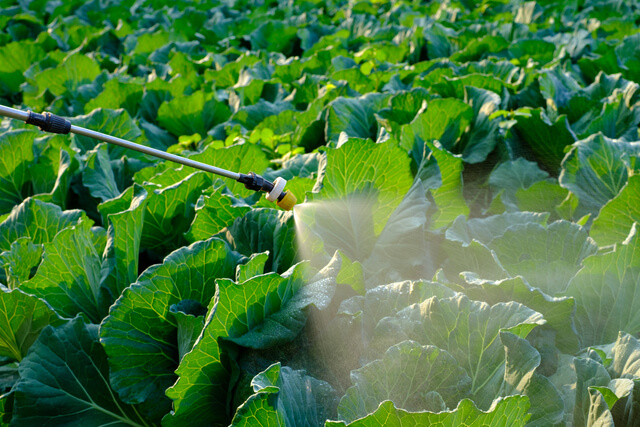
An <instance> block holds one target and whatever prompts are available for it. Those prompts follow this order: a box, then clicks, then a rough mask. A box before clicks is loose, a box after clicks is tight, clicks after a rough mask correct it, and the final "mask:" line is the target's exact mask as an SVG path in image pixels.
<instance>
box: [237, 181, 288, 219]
mask: <svg viewBox="0 0 640 427" xmlns="http://www.w3.org/2000/svg"><path fill="white" fill-rule="evenodd" d="M238 182H241V183H243V184H244V186H245V187H246V188H248V189H249V190H253V191H264V192H266V193H267V196H266V197H267V200H269V201H270V202H274V203H275V204H276V205H278V206H280V207H281V208H282V209H284V210H286V211H290V210H291V209H293V207H294V206H295V204H296V202H297V199H296V197H295V196H294V195H293V194H292V193H291V192H290V191H284V186H285V185H286V184H287V180H285V179H283V178H280V177H278V178H276V179H275V180H274V181H273V182H270V181H268V180H266V179H264V178H263V177H261V176H260V175H258V174H255V173H253V172H249V173H248V174H246V175H245V174H240V178H238Z"/></svg>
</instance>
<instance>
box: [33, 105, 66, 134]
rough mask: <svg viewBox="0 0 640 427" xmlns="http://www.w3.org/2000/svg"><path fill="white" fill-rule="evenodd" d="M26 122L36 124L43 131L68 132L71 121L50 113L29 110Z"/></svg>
mask: <svg viewBox="0 0 640 427" xmlns="http://www.w3.org/2000/svg"><path fill="white" fill-rule="evenodd" d="M26 123H27V124H29V125H35V126H38V127H39V128H40V130H41V131H43V132H51V133H60V134H68V133H69V132H70V131H71V122H70V121H69V120H67V119H65V118H63V117H60V116H56V115H55V114H51V113H42V114H38V113H34V112H33V111H29V117H28V118H27V120H26Z"/></svg>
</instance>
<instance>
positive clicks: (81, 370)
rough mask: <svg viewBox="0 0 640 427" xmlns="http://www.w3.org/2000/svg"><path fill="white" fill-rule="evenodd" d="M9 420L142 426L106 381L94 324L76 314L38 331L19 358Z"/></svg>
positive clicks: (106, 369) (142, 420) (135, 412)
mask: <svg viewBox="0 0 640 427" xmlns="http://www.w3.org/2000/svg"><path fill="white" fill-rule="evenodd" d="M14 393H15V408H14V415H13V422H14V423H17V424H20V425H34V426H35V425H42V424H43V423H49V422H51V420H53V419H55V420H56V423H61V424H81V425H106V424H120V425H130V426H148V425H149V424H148V423H147V421H146V420H145V418H143V417H142V416H141V415H140V413H139V412H138V410H137V409H136V408H135V407H133V406H130V405H126V404H124V403H123V402H122V401H121V400H120V399H119V398H118V397H117V396H116V395H115V393H114V391H113V390H112V389H111V386H110V384H109V365H108V363H107V355H106V353H105V351H104V349H103V348H102V345H100V342H99V341H98V327H97V326H96V325H85V324H84V322H83V321H82V319H81V318H76V319H74V320H72V321H71V322H69V323H66V324H65V325H62V326H59V327H58V328H53V327H48V328H46V329H45V330H43V331H42V333H41V334H40V337H39V339H38V340H37V341H36V343H35V344H34V345H33V346H32V347H31V351H30V352H29V354H28V355H27V357H25V358H24V359H23V360H22V362H21V363H20V380H19V381H18V383H17V384H16V386H15V389H14Z"/></svg>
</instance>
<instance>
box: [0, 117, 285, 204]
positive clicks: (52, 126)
mask: <svg viewBox="0 0 640 427" xmlns="http://www.w3.org/2000/svg"><path fill="white" fill-rule="evenodd" d="M0 116H5V117H10V118H12V119H16V120H22V121H23V122H26V123H27V124H30V125H35V126H38V127H39V128H40V130H42V131H44V132H51V133H59V134H68V133H75V134H76V135H82V136H87V137H89V138H94V139H97V140H100V141H104V142H107V143H109V144H115V145H119V146H120V147H124V148H128V149H130V150H135V151H139V152H141V153H144V154H148V155H150V156H154V157H159V158H161V159H165V160H169V161H172V162H175V163H179V164H181V165H185V166H189V167H192V168H196V169H200V170H203V171H205V172H211V173H214V174H216V175H220V176H224V177H225V178H231V179H234V180H236V181H238V182H240V183H242V184H244V186H245V187H246V188H248V189H249V190H253V191H264V192H266V193H267V195H266V198H267V200H269V201H270V202H274V203H276V204H277V205H278V206H280V207H281V208H282V209H285V210H288V211H289V210H291V209H293V206H294V205H295V204H296V202H297V200H296V197H295V196H294V195H293V194H292V193H291V192H290V191H284V186H285V184H286V183H287V181H286V180H284V179H282V178H276V179H275V180H274V181H273V182H270V181H268V180H266V179H264V178H263V177H261V176H260V175H257V174H255V173H253V172H249V173H248V174H243V173H236V172H231V171H228V170H225V169H221V168H217V167H215V166H211V165H207V164H205V163H200V162H196V161H195V160H191V159H188V158H186V157H182V156H177V155H175V154H171V153H167V152H164V151H161V150H156V149H155V148H151V147H146V146H144V145H140V144H136V143H134V142H131V141H127V140H125V139H122V138H117V137H115V136H111V135H107V134H104V133H100V132H96V131H93V130H90V129H85V128H82V127H79V126H75V125H72V124H71V122H70V121H69V120H67V119H65V118H63V117H60V116H56V115H55V114H51V113H42V114H38V113H34V112H31V111H22V110H16V109H15V108H10V107H5V106H2V105H0Z"/></svg>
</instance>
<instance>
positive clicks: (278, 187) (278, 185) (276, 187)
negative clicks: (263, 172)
mask: <svg viewBox="0 0 640 427" xmlns="http://www.w3.org/2000/svg"><path fill="white" fill-rule="evenodd" d="M286 184H287V180H286V179H282V178H280V177H278V178H276V180H275V181H273V190H271V191H270V192H268V193H267V200H268V201H270V202H274V203H275V202H277V201H278V197H280V195H281V194H282V192H283V191H284V186H285V185H286Z"/></svg>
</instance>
